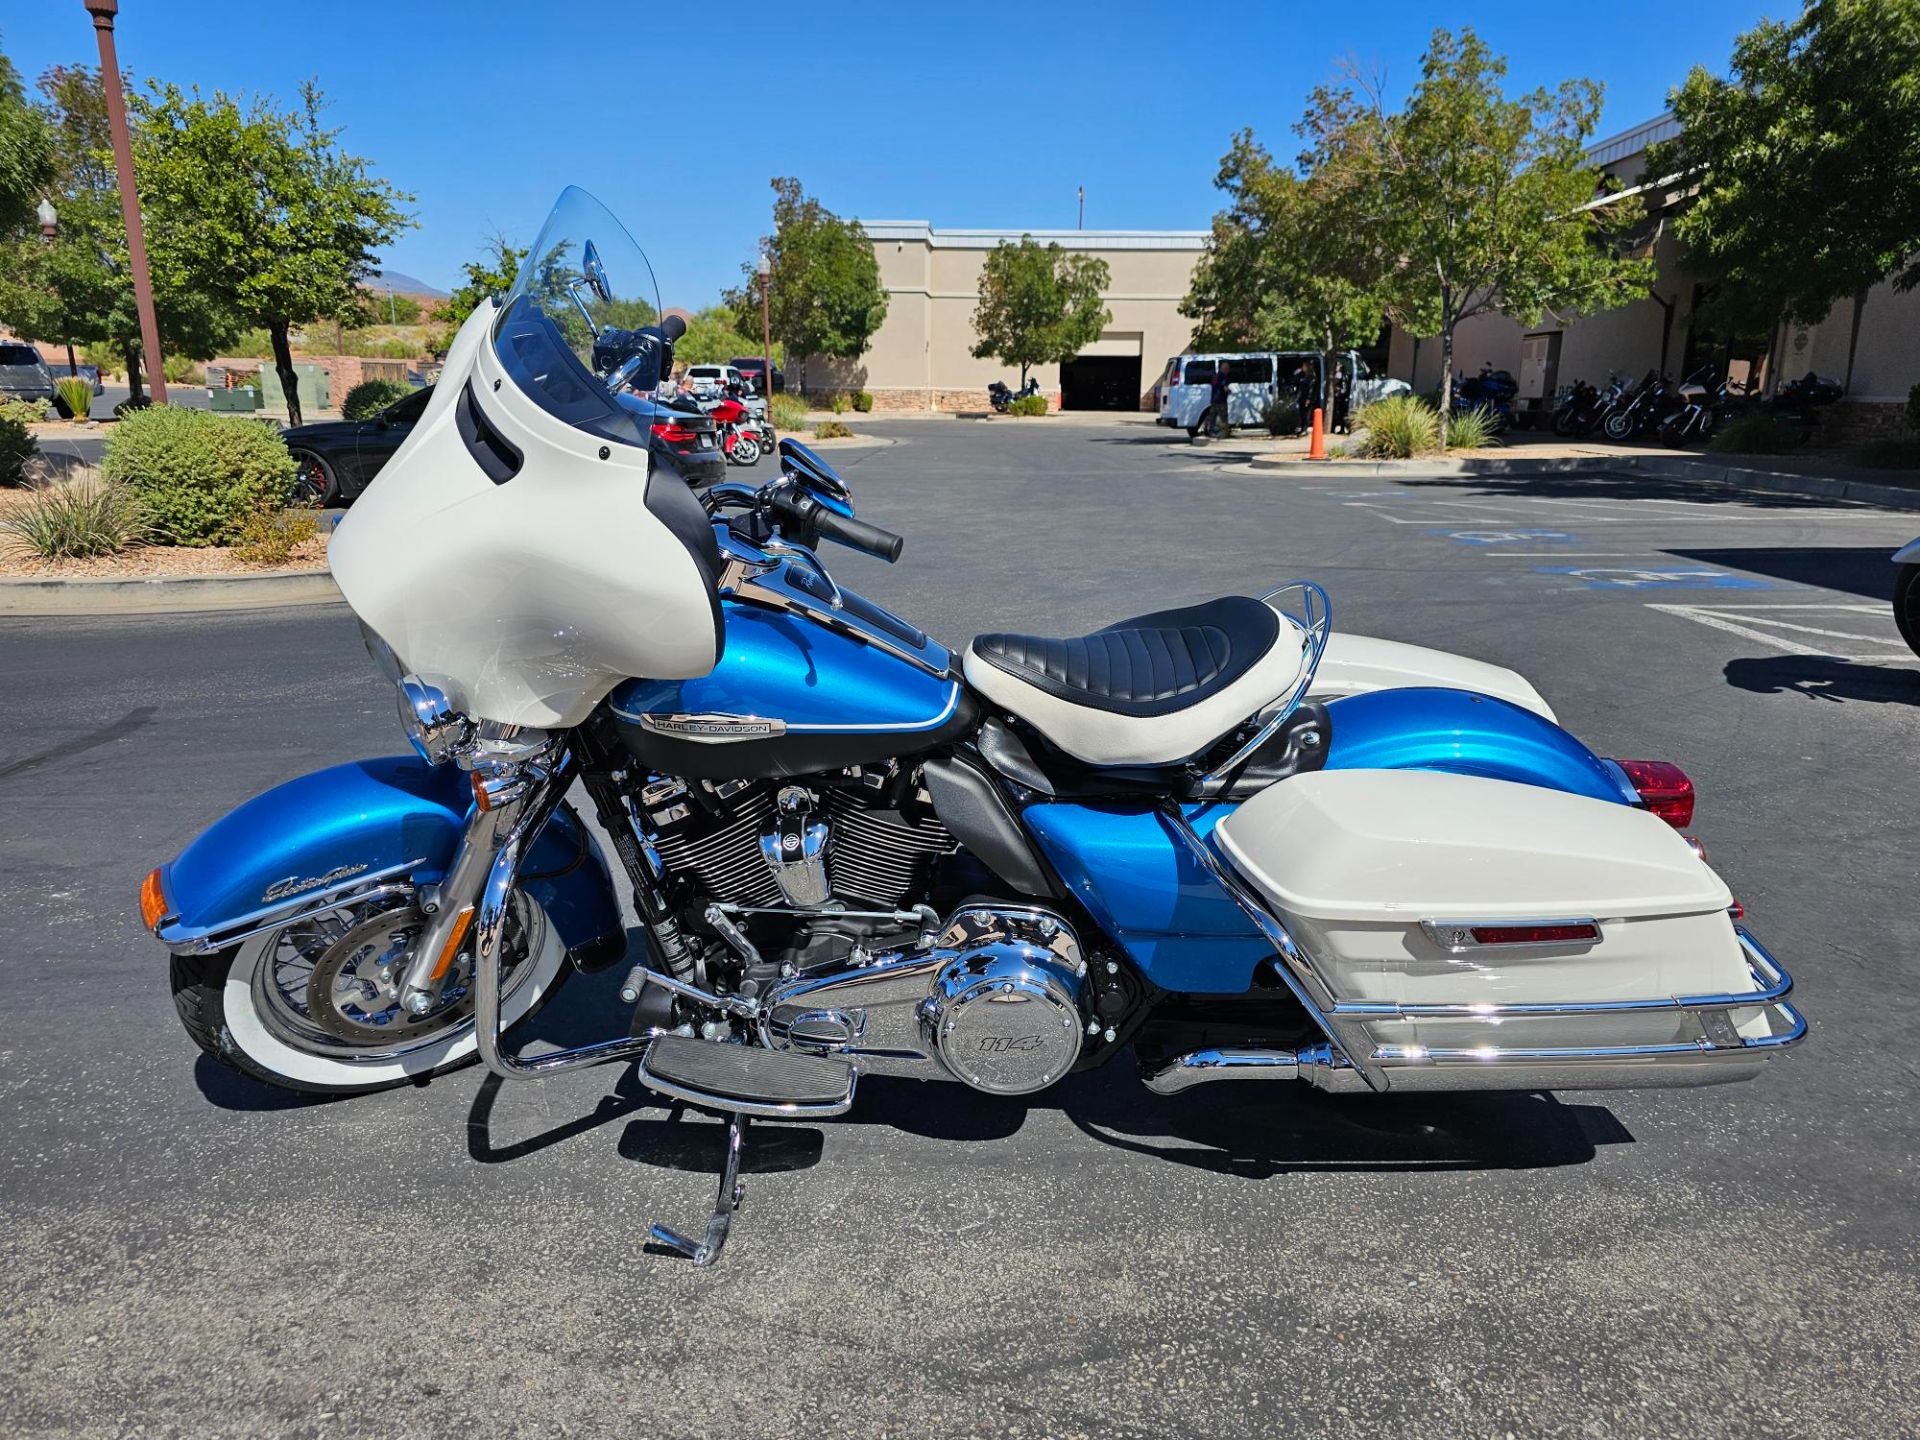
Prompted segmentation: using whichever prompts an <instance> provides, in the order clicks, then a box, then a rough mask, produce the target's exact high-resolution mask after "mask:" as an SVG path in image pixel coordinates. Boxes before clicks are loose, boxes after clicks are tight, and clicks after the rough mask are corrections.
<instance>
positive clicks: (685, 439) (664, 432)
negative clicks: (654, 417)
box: [653, 424, 700, 445]
mask: <svg viewBox="0 0 1920 1440" xmlns="http://www.w3.org/2000/svg"><path fill="white" fill-rule="evenodd" d="M699 434H700V432H699V431H698V430H694V429H690V428H689V427H687V426H685V425H674V424H666V425H656V426H654V427H653V438H654V439H656V440H664V441H666V442H667V443H668V444H669V445H691V444H692V443H693V442H694V440H695V439H696V438H697V437H698V436H699Z"/></svg>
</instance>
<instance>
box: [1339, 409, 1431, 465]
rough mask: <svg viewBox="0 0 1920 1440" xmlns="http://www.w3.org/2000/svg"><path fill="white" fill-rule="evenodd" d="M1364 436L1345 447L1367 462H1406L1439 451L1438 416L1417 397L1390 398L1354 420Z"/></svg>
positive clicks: (1356, 427)
mask: <svg viewBox="0 0 1920 1440" xmlns="http://www.w3.org/2000/svg"><path fill="white" fill-rule="evenodd" d="M1353 423H1354V428H1355V429H1356V430H1358V431H1365V432H1366V433H1365V434H1363V435H1360V436H1358V437H1357V438H1356V440H1355V441H1354V442H1353V443H1352V444H1351V445H1350V446H1349V447H1348V448H1349V449H1350V450H1351V451H1352V452H1353V453H1354V454H1355V455H1358V456H1362V457H1364V458H1366V459H1369V460H1408V459H1411V458H1412V457H1413V456H1415V455H1430V454H1432V453H1433V452H1434V451H1436V450H1438V449H1439V448H1440V412H1439V411H1438V410H1435V409H1434V408H1433V406H1431V405H1429V404H1428V403H1427V402H1426V401H1425V400H1422V399H1421V398H1420V397H1419V396H1417V395H1389V396H1387V397H1386V398H1385V399H1384V400H1376V401H1374V402H1373V403H1372V404H1371V405H1368V406H1367V407H1365V408H1364V409H1363V410H1361V412H1360V413H1359V414H1358V415H1356V416H1354V421H1353Z"/></svg>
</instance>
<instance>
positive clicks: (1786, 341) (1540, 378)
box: [1387, 115, 1920, 440]
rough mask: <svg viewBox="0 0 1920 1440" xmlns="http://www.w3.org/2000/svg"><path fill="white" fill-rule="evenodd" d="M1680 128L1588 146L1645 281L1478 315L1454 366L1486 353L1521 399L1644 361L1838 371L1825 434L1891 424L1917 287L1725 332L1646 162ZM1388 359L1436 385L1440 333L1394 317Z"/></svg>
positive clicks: (1470, 366) (1759, 379)
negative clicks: (1758, 328)
mask: <svg viewBox="0 0 1920 1440" xmlns="http://www.w3.org/2000/svg"><path fill="white" fill-rule="evenodd" d="M1678 133H1679V125H1678V123H1677V122H1676V121H1675V120H1674V118H1673V117H1672V116H1671V115H1662V116H1659V117H1658V118H1656V119H1654V120H1650V121H1648V122H1647V123H1645V124H1644V125H1637V126H1635V127H1634V128H1633V129H1631V130H1626V131H1623V132H1621V133H1620V134H1618V135H1614V136H1611V137H1609V138H1608V139H1605V140H1601V141H1599V142H1597V143H1595V144H1594V145H1592V146H1590V147H1588V150H1587V154H1588V155H1589V156H1590V157H1591V158H1592V159H1593V160H1594V161H1595V162H1596V163H1598V164H1599V165H1600V166H1601V167H1602V168H1603V169H1605V170H1607V171H1608V172H1609V173H1611V174H1612V175H1614V176H1615V177H1616V178H1617V179H1619V180H1620V181H1621V182H1622V183H1623V184H1624V185H1626V186H1627V187H1629V189H1630V190H1631V192H1632V193H1634V194H1637V195H1639V196H1640V197H1641V199H1642V201H1643V202H1644V204H1645V206H1646V210H1647V216H1646V220H1645V222H1644V224H1643V228H1642V233H1641V235H1640V236H1639V241H1640V244H1641V247H1642V253H1643V254H1650V255H1652V256H1653V258H1654V260H1655V262H1656V264H1657V266H1658V272H1657V275H1656V279H1655V282H1654V286H1653V293H1652V294H1650V295H1649V296H1648V297H1647V298H1646V299H1644V300H1636V301H1634V302H1633V303H1632V304H1630V305H1625V306H1622V307H1621V308H1620V309H1617V310H1607V311H1602V312H1599V313H1597V314H1593V315H1587V316H1579V317H1565V318H1562V317H1556V316H1553V315H1548V316H1545V317H1543V318H1542V320H1541V323H1540V324H1538V325H1534V326H1527V327H1523V326H1520V325H1517V324H1515V323H1514V322H1513V321H1512V320H1509V319H1507V318H1506V317H1505V316H1503V315H1480V316H1475V317H1474V318H1473V319H1471V320H1468V321H1466V322H1465V323H1463V324H1462V325H1461V326H1460V327H1459V328H1458V329H1457V330H1456V331H1455V332H1454V373H1455V374H1456V375H1472V374H1475V373H1476V372H1478V371H1479V369H1480V368H1481V367H1482V366H1483V365H1491V366H1492V367H1493V368H1494V369H1496V370H1506V371H1509V372H1511V373H1512V375H1513V376H1514V378H1515V379H1516V380H1518V381H1519V382H1520V402H1519V403H1520V405H1521V406H1522V407H1523V408H1524V407H1527V406H1528V404H1529V402H1533V403H1537V404H1551V402H1552V398H1553V393H1554V391H1555V390H1556V389H1557V388H1558V387H1559V386H1561V385H1565V384H1570V383H1571V382H1573V381H1575V380H1585V381H1587V382H1588V383H1590V384H1594V385H1603V384H1605V383H1606V380H1607V377H1608V375H1609V374H1610V373H1612V372H1613V371H1616V370H1617V371H1623V372H1625V373H1626V374H1628V375H1630V376H1633V377H1634V378H1636V379H1638V378H1639V377H1640V376H1642V375H1645V374H1646V373H1647V372H1648V371H1649V370H1661V371H1664V372H1666V373H1668V374H1670V375H1673V376H1674V377H1675V378H1679V377H1682V376H1685V375H1688V374H1691V373H1692V372H1693V371H1695V370H1697V369H1700V368H1702V367H1706V368H1709V369H1710V370H1711V371H1712V373H1713V376H1714V378H1715V379H1716V380H1717V379H1718V377H1719V376H1721V375H1729V376H1731V377H1732V378H1733V379H1734V380H1735V381H1736V382H1743V383H1745V384H1748V385H1750V386H1753V387H1756V388H1761V389H1764V388H1765V387H1766V386H1767V384H1768V383H1769V381H1770V379H1772V378H1773V376H1774V374H1775V373H1776V372H1777V376H1778V378H1779V379H1781V380H1794V379H1798V378H1799V377H1800V376H1802V375H1804V374H1806V373H1807V371H1809V370H1813V371H1817V372H1818V373H1819V374H1821V375H1823V376H1826V377H1827V378H1829V379H1833V380H1841V381H1846V382H1847V399H1846V400H1844V401H1842V402H1841V403H1840V404H1839V405H1838V406H1836V407H1835V410H1834V413H1833V417H1832V419H1831V421H1829V422H1828V423H1827V424H1826V426H1825V427H1824V428H1825V429H1826V430H1827V431H1828V433H1829V434H1830V435H1831V436H1832V437H1833V438H1835V439H1838V440H1852V439H1855V438H1860V437H1862V436H1866V435H1871V434H1876V433H1885V432H1887V431H1890V430H1892V429H1894V428H1895V427H1896V426H1897V425H1898V424H1899V417H1900V415H1901V414H1902V412H1903V410H1904V407H1905V405H1906V402H1907V391H1908V389H1909V387H1911V386H1912V385H1914V384H1915V383H1916V382H1920V291H1915V292H1912V293H1910V294H1905V295H1902V294H1898V293H1896V292H1895V291H1894V290H1893V287H1892V286H1891V285H1888V284H1886V283H1884V282H1883V283H1882V284H1879V285H1876V286H1875V287H1874V288H1873V289H1872V290H1871V291H1869V292H1868V294H1867V297H1866V302H1865V303H1864V304H1863V305H1859V306H1856V305H1855V302H1854V301H1852V300H1842V301H1840V302H1839V303H1838V304H1836V305H1835V306H1834V307H1833V310H1832V312H1831V313H1830V314H1829V315H1828V316H1827V317H1826V318H1825V319H1824V320H1822V321H1821V322H1820V323H1819V324H1817V325H1805V326H1793V327H1776V328H1775V330H1774V332H1773V333H1771V334H1766V335H1724V334H1719V333H1716V332H1715V331H1713V330H1712V329H1711V328H1710V327H1709V326H1708V325H1707V324H1706V323H1705V322H1704V321H1701V322H1700V323H1696V321H1695V316H1694V311H1695V307H1696V306H1697V305H1698V303H1699V301H1700V299H1701V297H1702V293H1703V288H1704V287H1702V286H1701V285H1700V284H1699V283H1698V282H1696V281H1695V280H1694V278H1693V277H1692V276H1690V275H1688V274H1687V273H1686V270H1685V268H1684V266H1682V265H1681V263H1680V256H1679V244H1678V242H1677V241H1676V240H1675V239H1674V236H1673V224H1672V222H1673V217H1674V216H1675V214H1677V213H1678V211H1679V210H1680V209H1681V208H1682V207H1683V206H1684V205H1685V204H1686V202H1687V193H1688V192H1687V187H1686V186H1684V185H1682V184H1676V183H1673V181H1672V177H1661V176H1648V175H1647V174H1646V173H1645V172H1646V149H1647V146H1649V145H1651V144H1653V143H1654V142H1656V141H1659V140H1666V139H1669V138H1671V137H1672V136H1674V135H1676V134H1678ZM1786 223H1790V222H1786ZM1856 325H1857V334H1856ZM1387 369H1388V373H1389V374H1392V375H1394V376H1397V377H1398V378H1400V379H1402V380H1406V381H1408V382H1409V383H1411V384H1412V385H1413V387H1414V389H1415V390H1420V391H1426V390H1432V389H1436V388H1437V387H1438V386H1439V384H1440V342H1439V341H1438V340H1430V339H1429V340H1421V339H1416V338H1415V337H1413V336H1411V335H1408V334H1406V333H1405V332H1404V331H1402V330H1400V329H1399V328H1398V327H1395V328H1394V330H1393V333H1392V336H1391V342H1390V346H1389V351H1388V362H1387Z"/></svg>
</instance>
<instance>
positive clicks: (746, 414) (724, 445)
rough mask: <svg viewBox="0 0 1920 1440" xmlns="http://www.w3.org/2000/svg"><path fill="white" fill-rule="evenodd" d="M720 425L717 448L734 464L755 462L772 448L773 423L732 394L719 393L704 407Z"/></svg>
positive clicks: (714, 421)
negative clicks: (719, 396) (714, 399)
mask: <svg viewBox="0 0 1920 1440" xmlns="http://www.w3.org/2000/svg"><path fill="white" fill-rule="evenodd" d="M704 408H705V409H706V412H707V413H708V414H709V415H711V416H712V417H713V423H714V424H715V425H717V426H718V427H719V429H720V449H721V451H722V452H723V453H724V454H725V455H726V457H727V459H728V461H729V462H731V463H732V464H735V465H756V464H758V463H759V461H760V456H761V455H762V454H763V453H764V452H766V451H770V450H772V449H773V427H772V426H770V425H768V424H767V422H766V421H765V420H764V419H762V418H761V417H759V416H757V415H755V414H754V413H753V412H752V411H751V410H749V409H747V407H746V406H745V405H743V404H741V403H740V402H739V401H738V400H736V399H734V397H733V396H731V395H727V396H723V397H722V398H721V399H719V400H716V401H714V402H713V403H712V404H710V405H707V406H706V407H704Z"/></svg>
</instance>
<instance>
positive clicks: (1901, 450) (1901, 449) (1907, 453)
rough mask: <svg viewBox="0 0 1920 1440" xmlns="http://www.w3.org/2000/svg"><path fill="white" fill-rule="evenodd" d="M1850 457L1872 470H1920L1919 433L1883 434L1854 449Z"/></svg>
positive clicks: (1856, 462)
mask: <svg viewBox="0 0 1920 1440" xmlns="http://www.w3.org/2000/svg"><path fill="white" fill-rule="evenodd" d="M1852 459H1853V463H1854V464H1856V465H1865V466H1867V467H1868V468H1870V469H1873V470H1920V435H1883V436H1881V437H1880V438H1879V439H1878V440H1869V441H1868V442H1867V443H1866V444H1864V445H1862V446H1861V447H1860V448H1859V449H1858V450H1856V451H1854V452H1853V456H1852Z"/></svg>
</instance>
